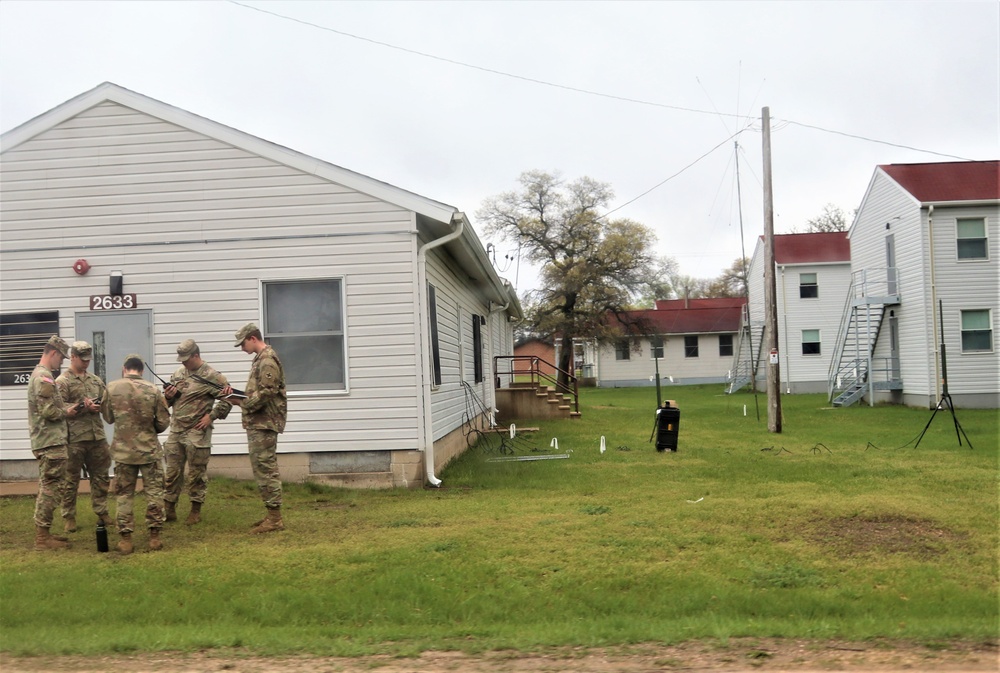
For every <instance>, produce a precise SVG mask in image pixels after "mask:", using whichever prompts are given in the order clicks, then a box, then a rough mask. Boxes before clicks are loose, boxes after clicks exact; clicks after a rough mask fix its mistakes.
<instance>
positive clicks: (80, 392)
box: [56, 369, 105, 442]
mask: <svg viewBox="0 0 1000 673" xmlns="http://www.w3.org/2000/svg"><path fill="white" fill-rule="evenodd" d="M56 388H58V389H59V394H60V395H62V399H63V402H65V403H66V404H77V403H78V402H82V401H83V399H84V398H85V397H89V398H90V399H92V400H103V399H104V391H105V386H104V381H102V380H101V377H99V376H97V375H96V374H91V373H90V372H84V373H83V374H82V375H81V376H77V375H76V374H74V373H73V371H72V370H70V369H67V370H66V371H64V372H63V373H62V374H60V375H59V378H57V379H56ZM66 423H67V424H68V425H69V441H70V442H87V441H92V440H100V439H105V436H104V421H102V420H101V414H100V413H96V412H95V413H91V412H90V411H87V410H86V409H81V410H80V411H78V412H77V414H76V416H75V417H73V418H69V417H67V418H66Z"/></svg>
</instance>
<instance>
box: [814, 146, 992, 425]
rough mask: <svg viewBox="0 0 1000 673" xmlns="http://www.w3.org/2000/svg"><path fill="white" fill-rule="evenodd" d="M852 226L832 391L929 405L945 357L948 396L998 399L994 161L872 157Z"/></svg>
mask: <svg viewBox="0 0 1000 673" xmlns="http://www.w3.org/2000/svg"><path fill="white" fill-rule="evenodd" d="M849 238H850V242H851V267H852V271H853V276H854V281H853V287H852V292H851V295H850V296H851V305H849V306H848V310H847V312H846V313H845V321H844V322H845V325H848V324H850V323H853V324H854V325H855V327H854V328H850V327H845V331H844V333H843V334H842V337H841V340H840V343H839V344H838V349H839V351H840V352H842V353H843V355H842V356H841V357H839V358H837V359H836V362H835V363H834V364H835V367H834V369H832V370H831V379H830V389H831V399H833V400H834V403H835V404H836V403H838V401H839V402H840V403H842V404H844V403H850V402H852V401H854V400H856V399H858V398H859V397H862V396H863V397H864V398H865V399H866V400H867V401H868V402H869V403H874V402H875V401H879V400H891V401H895V402H902V403H904V404H908V405H914V406H926V407H934V406H936V405H937V403H938V402H939V401H940V400H941V398H942V395H943V393H944V392H945V391H944V386H943V378H944V373H945V372H944V370H945V365H946V369H947V385H948V393H949V395H950V396H951V398H952V399H953V401H954V404H955V406H964V407H985V408H996V407H998V406H1000V354H998V352H997V346H996V333H997V327H998V323H997V321H998V320H1000V317H998V313H1000V161H970V162H948V163H930V164H890V165H884V166H878V167H877V168H876V169H875V173H874V175H873V176H872V179H871V182H870V183H869V185H868V190H867V192H866V193H865V196H864V199H863V200H862V202H861V207H860V208H859V209H858V212H857V215H856V217H855V219H854V223H853V224H852V226H851V229H850V232H849ZM943 355H944V356H945V357H942V356H943ZM887 382H891V384H889V383H887Z"/></svg>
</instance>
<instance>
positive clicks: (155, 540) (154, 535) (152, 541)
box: [149, 528, 163, 551]
mask: <svg viewBox="0 0 1000 673" xmlns="http://www.w3.org/2000/svg"><path fill="white" fill-rule="evenodd" d="M161 549H163V543H162V542H160V529H159V528H150V529H149V551H159V550H161Z"/></svg>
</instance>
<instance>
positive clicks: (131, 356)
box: [122, 353, 145, 372]
mask: <svg viewBox="0 0 1000 673" xmlns="http://www.w3.org/2000/svg"><path fill="white" fill-rule="evenodd" d="M129 360H133V361H135V360H138V362H139V371H140V372H141V371H143V370H144V369H145V364H144V363H143V359H142V356H141V355H139V354H138V353H129V354H128V355H126V356H125V360H124V361H123V362H122V365H123V366H125V367H127V366H128V362H129Z"/></svg>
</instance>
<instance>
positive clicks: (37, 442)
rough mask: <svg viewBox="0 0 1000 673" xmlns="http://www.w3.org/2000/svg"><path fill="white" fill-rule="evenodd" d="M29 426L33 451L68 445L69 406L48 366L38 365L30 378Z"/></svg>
mask: <svg viewBox="0 0 1000 673" xmlns="http://www.w3.org/2000/svg"><path fill="white" fill-rule="evenodd" d="M28 426H29V427H30V429H31V450H32V451H37V450H38V449H45V448H48V447H50V446H65V445H66V443H67V441H68V430H67V428H66V406H65V403H64V402H63V400H62V395H60V394H59V388H58V387H57V386H56V382H55V381H54V380H53V378H52V372H50V371H49V369H48V368H47V367H44V366H42V365H36V366H35V369H34V371H32V372H31V378H29V379H28Z"/></svg>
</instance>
